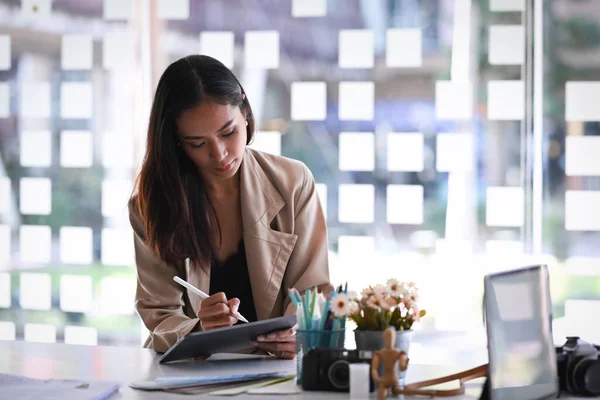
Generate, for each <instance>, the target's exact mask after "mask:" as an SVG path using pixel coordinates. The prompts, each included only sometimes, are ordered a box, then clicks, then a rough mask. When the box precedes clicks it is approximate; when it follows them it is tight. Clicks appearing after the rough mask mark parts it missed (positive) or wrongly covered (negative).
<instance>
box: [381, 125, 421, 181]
mask: <svg viewBox="0 0 600 400" xmlns="http://www.w3.org/2000/svg"><path fill="white" fill-rule="evenodd" d="M423 143H424V140H423V134H422V133H389V134H388V137H387V169H388V171H413V172H418V171H423Z"/></svg>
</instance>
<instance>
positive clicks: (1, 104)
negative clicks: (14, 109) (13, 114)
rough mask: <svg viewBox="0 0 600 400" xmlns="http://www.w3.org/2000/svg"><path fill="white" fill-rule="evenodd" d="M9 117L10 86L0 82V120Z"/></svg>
mask: <svg viewBox="0 0 600 400" xmlns="http://www.w3.org/2000/svg"><path fill="white" fill-rule="evenodd" d="M9 116H10V86H9V85H8V83H6V82H0V118H8V117H9Z"/></svg>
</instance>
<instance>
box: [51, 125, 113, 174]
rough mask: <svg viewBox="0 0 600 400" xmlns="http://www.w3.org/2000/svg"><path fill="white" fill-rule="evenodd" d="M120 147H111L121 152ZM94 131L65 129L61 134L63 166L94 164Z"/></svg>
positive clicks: (61, 161) (88, 165)
mask: <svg viewBox="0 0 600 400" xmlns="http://www.w3.org/2000/svg"><path fill="white" fill-rule="evenodd" d="M117 149H120V147H116V148H113V149H111V151H113V152H117V153H118V152H119V150H117ZM92 160H93V150H92V132H90V131H63V132H62V133H61V134H60V165H61V166H62V167H72V168H87V167H91V166H92Z"/></svg>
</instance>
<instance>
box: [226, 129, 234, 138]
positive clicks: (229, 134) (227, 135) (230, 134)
mask: <svg viewBox="0 0 600 400" xmlns="http://www.w3.org/2000/svg"><path fill="white" fill-rule="evenodd" d="M234 133H236V130H235V129H234V130H232V131H231V132H229V133H228V134H226V135H223V137H229V136H232V135H233V134H234Z"/></svg>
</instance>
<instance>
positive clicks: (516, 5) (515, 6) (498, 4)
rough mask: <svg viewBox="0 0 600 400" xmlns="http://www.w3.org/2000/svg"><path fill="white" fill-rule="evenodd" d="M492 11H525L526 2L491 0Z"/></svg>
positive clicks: (521, 0) (523, 0) (520, 0)
mask: <svg viewBox="0 0 600 400" xmlns="http://www.w3.org/2000/svg"><path fill="white" fill-rule="evenodd" d="M490 11H525V0H490Z"/></svg>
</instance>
